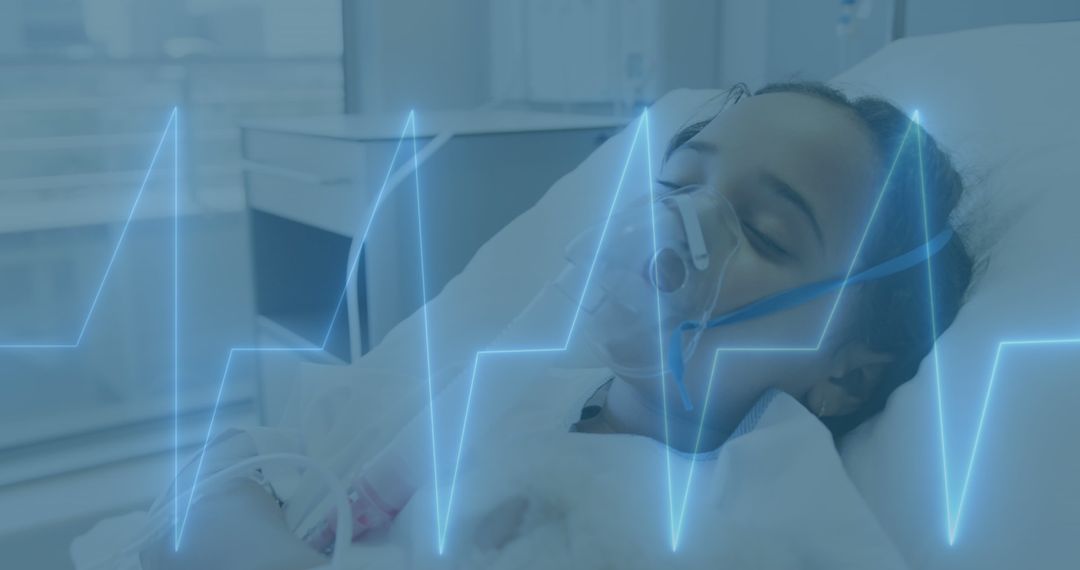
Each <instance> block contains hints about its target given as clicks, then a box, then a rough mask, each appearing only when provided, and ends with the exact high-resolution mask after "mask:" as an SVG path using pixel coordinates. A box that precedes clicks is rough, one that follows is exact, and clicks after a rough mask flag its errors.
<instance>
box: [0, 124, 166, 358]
mask: <svg viewBox="0 0 1080 570" xmlns="http://www.w3.org/2000/svg"><path fill="white" fill-rule="evenodd" d="M176 113H177V111H176V108H175V107H174V108H173V110H172V112H171V113H169V119H168V120H167V121H166V122H165V129H164V130H162V131H161V138H159V139H158V143H157V147H156V148H155V149H154V155H153V157H152V158H151V159H150V165H149V166H148V167H147V168H146V174H144V175H143V179H142V183H141V184H140V185H139V191H138V192H136V194H135V200H134V201H133V202H132V203H131V208H130V209H129V210H128V214H127V218H126V219H125V220H124V225H123V226H122V228H121V230H120V237H119V238H117V240H116V246H115V247H113V251H112V254H111V255H110V256H109V261H108V263H107V264H106V265H105V273H104V274H103V275H102V277H101V282H100V283H98V286H97V290H96V292H95V293H94V296H93V298H92V299H91V301H90V308H89V309H87V312H86V318H84V319H83V323H82V327H81V328H80V329H79V334H78V336H77V337H76V338H75V342H70V343H4V344H0V350H14V349H36V350H40V349H64V348H78V346H79V345H80V344H82V339H83V336H84V335H85V334H86V327H87V326H88V325H89V324H90V319H91V318H92V317H93V316H94V311H95V310H96V309H97V305H98V300H99V299H100V298H101V292H102V291H104V290H105V284H106V283H107V282H108V280H109V275H110V274H111V273H112V268H113V264H114V263H115V262H116V258H117V256H118V255H119V253H120V247H121V246H122V245H123V244H124V238H126V237H127V233H128V228H129V227H130V226H131V220H132V219H134V218H135V210H136V209H137V208H138V207H139V201H140V200H141V199H142V195H143V191H144V190H145V189H146V184H147V182H148V181H149V180H150V175H151V173H153V171H154V165H156V164H157V159H158V155H159V154H160V153H161V147H162V146H164V145H165V140H166V137H167V136H168V134H169V129H170V128H175V127H176Z"/></svg>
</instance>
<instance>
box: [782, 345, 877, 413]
mask: <svg viewBox="0 0 1080 570" xmlns="http://www.w3.org/2000/svg"><path fill="white" fill-rule="evenodd" d="M892 360H893V358H892V355H890V354H888V353H884V352H878V351H875V350H872V349H871V348H869V347H867V346H866V345H865V344H863V343H862V342H861V341H852V342H849V343H847V344H845V345H843V346H841V347H840V348H839V349H837V350H836V352H834V353H833V356H832V362H831V363H830V368H829V377H828V378H825V379H823V380H821V381H820V382H818V383H817V384H815V385H813V386H812V387H811V388H810V389H809V390H807V392H806V395H805V396H804V397H803V401H804V402H805V404H806V407H807V408H808V409H809V410H810V411H811V412H813V413H814V414H816V415H818V416H820V417H828V416H843V415H847V414H850V413H852V412H854V411H855V410H857V409H859V407H860V406H862V404H863V402H865V401H866V399H867V398H868V397H870V394H871V393H872V392H873V390H874V387H875V386H877V385H878V383H879V382H880V381H881V378H882V374H883V373H884V370H885V366H886V365H888V364H889V363H890V362H892Z"/></svg>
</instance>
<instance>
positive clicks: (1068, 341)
mask: <svg viewBox="0 0 1080 570" xmlns="http://www.w3.org/2000/svg"><path fill="white" fill-rule="evenodd" d="M1077 344H1080V338H1054V339H1032V340H1007V341H1003V342H1000V343H998V346H997V350H996V351H995V353H994V364H993V366H992V367H991V369H990V381H989V382H988V383H987V386H986V394H985V395H984V396H983V402H982V409H981V410H980V412H979V421H978V423H977V425H976V428H975V442H974V443H973V444H972V446H971V455H970V457H969V458H968V464H967V469H966V471H965V473H964V481H963V484H962V485H961V487H960V500H959V502H958V503H957V507H956V515H955V518H954V519H953V520H952V521H951V524H950V526H949V545H950V546H951V545H953V544H955V543H956V535H957V532H958V531H959V528H960V518H961V515H962V514H963V512H964V502H965V500H966V499H967V496H968V489H969V484H970V483H971V474H972V472H973V471H974V469H975V458H976V455H977V453H978V450H979V443H980V441H981V440H982V434H983V428H984V426H985V424H986V413H987V410H988V409H989V407H990V397H991V394H992V392H993V389H994V383H995V381H996V379H997V376H998V365H999V364H1000V361H1001V355H1002V354H1003V353H1004V352H1005V349H1006V348H1010V347H1014V346H1016V347H1019V346H1025V347H1027V346H1060V345H1077Z"/></svg>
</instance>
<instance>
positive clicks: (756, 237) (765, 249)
mask: <svg viewBox="0 0 1080 570" xmlns="http://www.w3.org/2000/svg"><path fill="white" fill-rule="evenodd" d="M743 233H744V234H746V235H747V237H749V238H750V245H751V247H753V248H754V249H755V250H756V251H757V252H758V253H760V254H761V255H764V256H765V257H768V258H770V259H774V260H781V259H790V258H791V257H792V256H791V252H789V251H788V250H786V249H784V248H783V247H782V246H781V245H780V244H778V243H776V241H775V240H773V239H772V238H770V237H769V236H768V235H766V234H765V233H764V232H762V231H761V230H759V229H757V228H755V227H754V226H751V225H750V224H743Z"/></svg>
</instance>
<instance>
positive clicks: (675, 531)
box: [664, 122, 936, 550]
mask: <svg viewBox="0 0 1080 570" xmlns="http://www.w3.org/2000/svg"><path fill="white" fill-rule="evenodd" d="M912 126H913V123H910V122H909V123H908V126H907V129H906V130H905V131H904V136H903V138H901V139H900V144H899V146H898V147H897V149H896V155H895V156H894V157H893V160H892V163H891V164H890V165H889V170H888V172H887V173H886V175H885V179H884V181H883V182H882V184H881V190H880V191H879V192H878V196H877V199H876V200H875V201H874V206H873V207H872V208H871V210H870V215H869V218H868V219H867V222H866V225H865V226H864V228H863V232H862V236H861V237H860V238H859V242H858V244H857V245H856V247H855V253H854V254H853V255H852V258H851V263H850V264H849V265H848V268H847V273H845V274H844V279H843V281H841V284H840V288H839V290H838V291H837V294H836V299H835V300H834V301H833V304H832V307H831V308H830V310H829V314H828V316H827V317H826V319H825V322H824V324H823V325H822V327H821V334H820V336H818V339H817V343H816V344H814V345H813V346H790V347H786V346H747V347H732V346H727V347H719V348H716V349H715V353H714V355H713V372H712V373H711V374H710V377H709V382H708V384H707V385H706V393H708V392H709V391H711V390H712V386H713V382H714V381H715V366H716V362H717V359H718V358H719V355H720V353H721V352H817V351H819V350H821V347H822V345H823V344H824V342H825V338H826V336H827V335H828V332H829V329H830V328H831V326H832V322H833V318H834V317H835V315H836V311H837V309H838V308H839V306H840V302H841V300H842V299H843V296H844V292H845V291H846V289H847V284H848V280H849V279H851V275H852V274H853V273H854V272H855V267H856V265H857V264H858V261H859V257H860V255H861V254H862V250H863V247H864V246H865V244H866V240H867V238H868V237H869V235H870V230H871V228H872V227H873V225H874V220H875V219H876V218H877V214H878V210H879V209H880V208H881V204H882V203H883V201H884V198H885V193H886V191H887V190H888V188H889V183H890V181H891V180H892V176H893V174H894V172H895V171H896V167H897V165H898V164H899V162H900V157H901V155H902V154H903V151H904V147H905V146H906V145H907V140H908V136H909V135H910V134H911V129H912ZM928 239H929V238H928ZM935 338H936V337H935ZM665 394H666V391H665ZM664 412H665V428H666V424H667V403H666V400H665V403H664ZM704 417H705V410H704V409H703V410H702V413H701V418H700V421H699V424H698V432H697V437H696V441H697V442H698V443H699V444H700V441H701V437H702V433H703V431H704V429H705V421H704ZM665 433H666V431H665ZM668 447H669V448H670V444H669V445H668ZM696 451H697V449H696V448H695V452H696ZM669 457H670V456H669ZM669 461H670V459H669ZM693 463H695V461H691V467H690V472H689V475H688V478H687V488H686V490H684V497H683V504H682V506H681V507H680V511H679V517H678V520H676V519H675V518H674V515H673V518H672V522H671V527H672V549H673V550H674V549H675V548H677V545H678V541H679V538H680V536H681V534H682V529H683V525H684V523H685V520H686V502H687V501H688V500H689V495H688V493H689V490H688V489H689V485H690V483H691V477H693ZM669 472H670V468H669ZM668 486H669V494H670V493H671V492H673V491H671V486H672V482H671V481H670V480H669V482H668Z"/></svg>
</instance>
